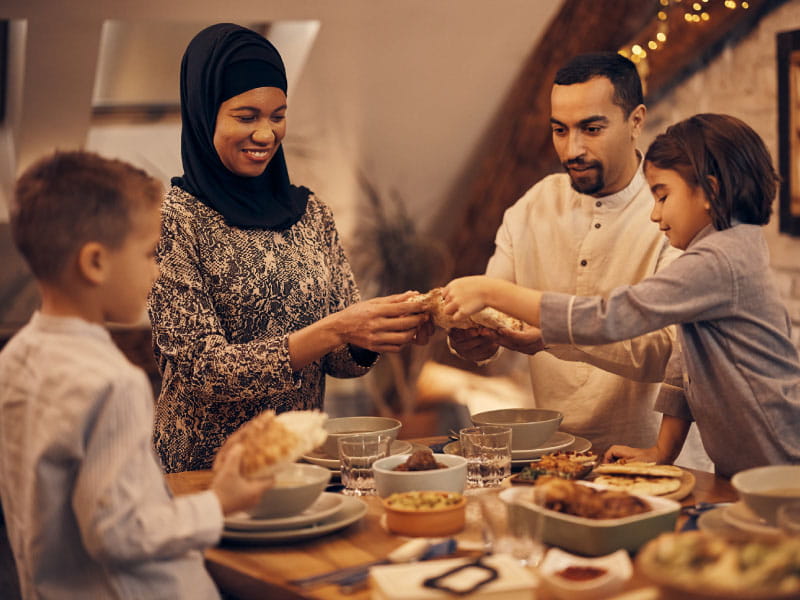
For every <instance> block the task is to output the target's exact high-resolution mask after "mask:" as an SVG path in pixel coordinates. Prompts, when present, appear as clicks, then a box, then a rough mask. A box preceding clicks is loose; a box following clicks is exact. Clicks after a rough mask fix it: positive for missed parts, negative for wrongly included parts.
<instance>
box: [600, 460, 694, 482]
mask: <svg viewBox="0 0 800 600" xmlns="http://www.w3.org/2000/svg"><path fill="white" fill-rule="evenodd" d="M594 472H595V473H596V474H600V475H646V476H649V477H678V478H680V477H682V476H683V470H682V469H681V468H680V467H676V466H675V465H657V464H656V463H652V462H641V461H625V460H624V459H623V460H619V461H617V462H614V463H607V464H604V465H599V466H597V467H595V468H594Z"/></svg>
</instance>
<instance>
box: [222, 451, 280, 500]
mask: <svg viewBox="0 0 800 600" xmlns="http://www.w3.org/2000/svg"><path fill="white" fill-rule="evenodd" d="M243 451H244V447H243V446H242V445H241V444H236V443H233V444H229V443H228V444H225V451H224V452H220V453H219V455H218V456H217V459H216V460H215V461H214V479H213V480H212V481H211V491H213V492H214V493H215V494H216V495H217V498H219V503H220V506H222V514H223V515H229V514H231V513H234V512H237V511H240V510H245V509H247V508H250V507H251V506H253V505H254V504H255V503H256V502H258V500H259V499H260V498H261V495H262V494H263V493H264V492H265V491H266V490H268V489H269V488H271V487H272V486H273V485H274V483H275V480H274V479H273V478H272V477H260V478H258V479H250V478H248V477H245V476H244V475H242V474H241V471H240V470H239V469H240V465H241V462H242V452H243Z"/></svg>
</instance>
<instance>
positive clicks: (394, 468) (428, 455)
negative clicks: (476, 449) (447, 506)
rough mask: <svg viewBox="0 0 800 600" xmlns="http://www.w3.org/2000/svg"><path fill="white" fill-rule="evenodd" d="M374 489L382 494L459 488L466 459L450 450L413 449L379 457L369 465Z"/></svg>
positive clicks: (465, 467) (383, 496) (457, 489)
mask: <svg viewBox="0 0 800 600" xmlns="http://www.w3.org/2000/svg"><path fill="white" fill-rule="evenodd" d="M372 470H373V472H374V474H375V489H376V490H377V492H378V496H380V497H381V498H385V497H387V496H390V495H391V494H395V493H398V492H411V491H425V490H440V491H445V492H459V493H460V492H463V491H464V486H465V485H466V483H467V459H466V458H464V457H463V456H456V455H454V454H434V453H433V452H431V451H430V450H417V451H416V452H413V453H411V454H395V455H393V456H387V457H386V458H380V459H378V460H376V461H375V462H374V463H373V465H372Z"/></svg>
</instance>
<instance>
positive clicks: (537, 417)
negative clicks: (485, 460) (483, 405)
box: [470, 408, 564, 450]
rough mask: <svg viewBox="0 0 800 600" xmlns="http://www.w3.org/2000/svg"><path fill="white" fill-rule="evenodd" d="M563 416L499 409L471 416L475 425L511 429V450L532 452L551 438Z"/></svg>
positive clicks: (539, 410)
mask: <svg viewBox="0 0 800 600" xmlns="http://www.w3.org/2000/svg"><path fill="white" fill-rule="evenodd" d="M563 419H564V415H563V414H562V413H560V412H558V411H557V410H548V409H545V408H501V409H498V410H488V411H485V412H480V413H476V414H474V415H472V416H471V417H470V420H471V421H472V422H473V423H474V424H475V425H504V426H506V427H511V449H512V450H533V449H536V448H538V447H539V446H541V445H542V444H544V443H545V442H546V441H547V440H548V439H550V436H552V435H553V434H554V433H555V432H556V430H557V429H558V426H559V425H561V421H562V420H563Z"/></svg>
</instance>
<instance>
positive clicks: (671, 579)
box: [636, 531, 800, 600]
mask: <svg viewBox="0 0 800 600" xmlns="http://www.w3.org/2000/svg"><path fill="white" fill-rule="evenodd" d="M636 565H637V567H638V570H639V571H640V572H641V573H642V574H643V575H644V576H645V577H647V578H648V579H650V580H651V581H653V582H654V583H656V584H657V585H658V586H659V587H661V588H663V589H665V590H667V591H669V592H670V593H671V596H670V597H676V598H682V599H683V598H685V599H687V600H696V599H697V600H723V599H724V600H743V599H747V600H788V599H789V598H794V599H797V598H798V597H800V579H798V578H797V576H796V573H797V571H798V570H800V539H799V538H790V537H783V538H775V539H774V540H771V541H754V540H732V539H730V538H728V537H725V536H717V535H712V534H709V533H708V532H705V531H689V532H685V533H665V534H663V535H661V536H659V537H658V538H656V539H654V540H652V541H650V542H649V543H648V544H646V545H645V546H644V548H642V550H641V551H640V552H639V554H638V555H637V557H636Z"/></svg>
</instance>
